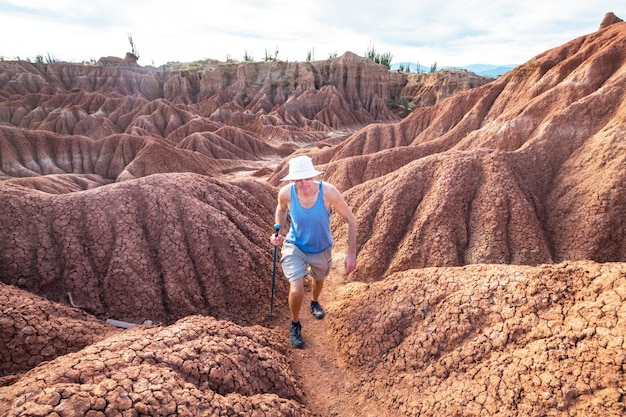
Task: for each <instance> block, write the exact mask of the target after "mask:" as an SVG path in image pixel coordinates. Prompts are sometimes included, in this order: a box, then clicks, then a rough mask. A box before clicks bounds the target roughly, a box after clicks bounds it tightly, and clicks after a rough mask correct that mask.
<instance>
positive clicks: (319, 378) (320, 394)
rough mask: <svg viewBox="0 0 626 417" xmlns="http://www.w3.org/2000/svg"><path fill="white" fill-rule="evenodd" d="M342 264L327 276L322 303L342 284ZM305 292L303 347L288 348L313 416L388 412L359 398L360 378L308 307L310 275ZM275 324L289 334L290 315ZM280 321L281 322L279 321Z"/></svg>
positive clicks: (365, 415)
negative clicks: (341, 356) (348, 366)
mask: <svg viewBox="0 0 626 417" xmlns="http://www.w3.org/2000/svg"><path fill="white" fill-rule="evenodd" d="M342 268H343V266H342V265H336V266H335V267H334V268H333V271H332V272H331V275H330V276H329V277H328V279H327V280H326V283H325V286H324V290H323V291H322V295H321V297H320V303H321V304H322V306H328V305H330V304H331V303H332V302H333V301H334V299H335V294H336V290H337V289H339V288H340V287H341V286H342V285H344V281H343V277H342V275H341V270H342ZM306 280H307V284H306V285H305V288H306V291H307V292H306V295H305V299H304V301H303V303H302V310H301V314H300V322H301V323H302V336H303V338H304V343H305V347H304V349H301V350H300V349H295V348H292V349H291V350H290V354H291V360H292V362H293V366H294V369H295V371H296V373H297V374H298V377H299V379H300V383H301V385H302V389H303V391H304V393H305V396H306V406H307V408H308V409H309V410H310V411H311V412H312V413H313V414H314V415H315V416H316V417H333V416H342V417H380V416H385V415H388V413H386V412H384V411H383V410H381V409H380V407H379V406H377V405H376V404H375V403H374V402H373V401H370V400H368V399H366V398H362V396H361V395H360V390H359V387H360V385H361V381H360V380H359V378H358V377H356V376H355V375H353V374H352V372H351V371H350V370H348V369H346V367H345V365H344V364H343V362H342V360H341V358H340V357H339V356H338V354H337V352H336V351H335V347H334V343H333V340H332V337H331V335H330V331H329V329H328V325H327V324H326V321H325V320H317V319H315V318H314V317H313V315H312V314H311V312H310V310H309V302H310V278H309V277H307V278H306ZM277 319H278V322H277V327H280V328H281V330H283V331H284V333H285V337H288V323H289V317H288V316H285V317H278V318H277ZM279 322H280V323H282V325H280V324H278V323H279Z"/></svg>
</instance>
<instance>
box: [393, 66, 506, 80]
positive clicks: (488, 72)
mask: <svg viewBox="0 0 626 417" xmlns="http://www.w3.org/2000/svg"><path fill="white" fill-rule="evenodd" d="M401 66H402V67H404V69H405V70H407V69H408V70H409V71H410V72H418V71H417V64H415V63H413V62H399V63H397V64H391V67H390V68H391V69H392V70H397V69H400V67H401ZM516 66H517V65H490V64H472V65H466V66H444V67H438V68H437V69H450V68H457V69H466V70H468V71H471V72H473V73H474V74H476V75H482V76H483V77H493V78H497V77H499V76H501V75H502V74H505V73H507V72H509V71H510V70H512V69H513V68H515V67H516ZM419 70H420V72H429V71H430V66H426V65H421V66H420V68H419Z"/></svg>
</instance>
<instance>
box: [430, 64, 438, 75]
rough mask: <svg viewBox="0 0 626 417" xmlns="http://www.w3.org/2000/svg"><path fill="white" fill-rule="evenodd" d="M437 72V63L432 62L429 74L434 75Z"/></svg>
mask: <svg viewBox="0 0 626 417" xmlns="http://www.w3.org/2000/svg"><path fill="white" fill-rule="evenodd" d="M434 72H437V63H436V62H434V63H433V64H432V65H431V66H430V73H431V74H432V73H434Z"/></svg>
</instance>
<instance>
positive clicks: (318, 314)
mask: <svg viewBox="0 0 626 417" xmlns="http://www.w3.org/2000/svg"><path fill="white" fill-rule="evenodd" d="M311 313H313V315H314V316H315V318H316V319H318V320H321V319H323V318H324V316H326V313H324V309H323V308H322V306H321V305H320V303H318V302H317V301H311Z"/></svg>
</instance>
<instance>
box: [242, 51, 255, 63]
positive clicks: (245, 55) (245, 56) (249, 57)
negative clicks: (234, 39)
mask: <svg viewBox="0 0 626 417" xmlns="http://www.w3.org/2000/svg"><path fill="white" fill-rule="evenodd" d="M243 60H244V61H245V62H252V61H254V57H253V56H252V55H250V54H249V53H248V51H243Z"/></svg>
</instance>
